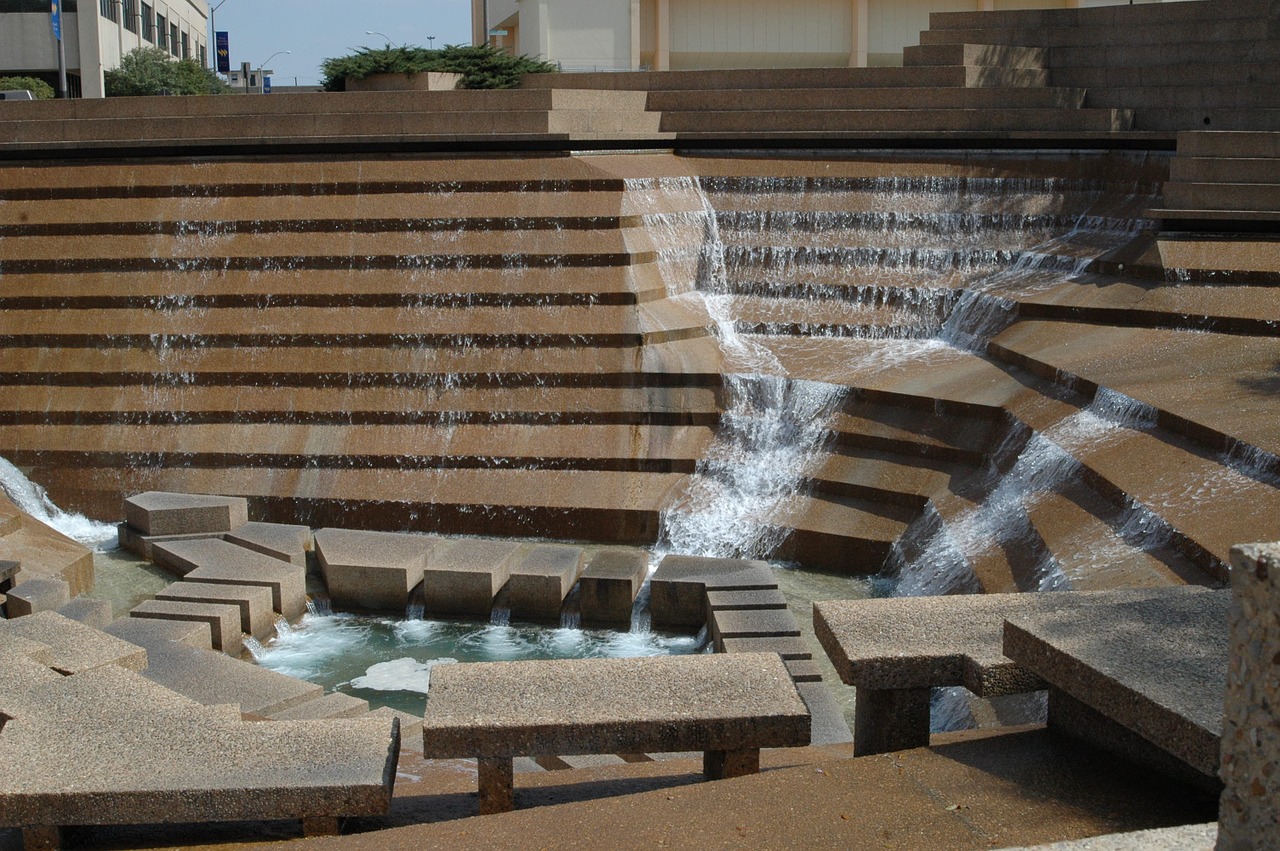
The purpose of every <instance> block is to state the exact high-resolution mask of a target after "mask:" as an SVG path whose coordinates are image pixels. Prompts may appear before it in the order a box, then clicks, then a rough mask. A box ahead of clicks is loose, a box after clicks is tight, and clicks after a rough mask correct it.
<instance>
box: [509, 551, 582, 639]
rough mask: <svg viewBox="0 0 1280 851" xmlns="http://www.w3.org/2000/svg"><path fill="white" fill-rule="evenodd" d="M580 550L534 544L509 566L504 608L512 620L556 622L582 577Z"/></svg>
mask: <svg viewBox="0 0 1280 851" xmlns="http://www.w3.org/2000/svg"><path fill="white" fill-rule="evenodd" d="M583 560H584V554H583V551H582V548H581V547H567V546H562V545H558V544H537V545H535V546H534V547H533V548H532V549H530V550H529V551H528V552H527V553H526V554H525V556H524V557H523V558H522V559H520V561H518V562H516V563H515V564H513V565H512V566H511V577H510V578H509V579H508V580H507V586H506V593H507V604H508V605H509V606H510V607H511V616H512V617H517V618H529V619H532V620H541V621H559V620H560V608H561V606H562V605H563V604H564V598H565V597H567V596H569V592H570V591H571V590H573V584H574V583H575V582H577V581H578V576H579V574H581V573H582V564H583Z"/></svg>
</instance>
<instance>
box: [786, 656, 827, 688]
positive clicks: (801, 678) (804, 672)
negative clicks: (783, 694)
mask: <svg viewBox="0 0 1280 851" xmlns="http://www.w3.org/2000/svg"><path fill="white" fill-rule="evenodd" d="M783 664H785V665H786V666H787V673H788V674H790V675H791V679H792V680H794V681H795V682H797V683H817V682H821V681H822V669H821V668H820V667H818V663H817V662H815V661H814V660H812V659H784V660H783Z"/></svg>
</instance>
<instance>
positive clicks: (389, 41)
mask: <svg viewBox="0 0 1280 851" xmlns="http://www.w3.org/2000/svg"><path fill="white" fill-rule="evenodd" d="M223 2H224V3H225V2H226V0H223ZM364 34H365V35H380V36H382V37H383V38H385V39H386V40H387V44H388V45H390V46H391V47H400V45H398V44H396V43H395V40H394V39H393V38H391V36H389V35H387V34H386V33H380V32H378V31H377V30H365V31H364Z"/></svg>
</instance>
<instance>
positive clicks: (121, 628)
mask: <svg viewBox="0 0 1280 851" xmlns="http://www.w3.org/2000/svg"><path fill="white" fill-rule="evenodd" d="M106 631H107V632H109V633H110V634H111V635H114V636H116V637H117V638H122V639H124V640H125V641H128V642H129V643H130V644H137V645H138V646H139V647H146V646H147V645H148V644H150V643H155V642H173V643H175V644H182V645H184V646H186V647H193V648H195V649H197V650H212V649H213V630H211V629H209V625H208V624H207V623H199V622H196V621H160V620H151V619H144V618H131V617H129V616H127V615H126V616H125V617H122V618H116V620H115V621H114V622H113V623H112V624H111V625H110V626H108V627H107V628H106Z"/></svg>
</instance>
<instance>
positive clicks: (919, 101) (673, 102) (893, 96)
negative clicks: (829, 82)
mask: <svg viewBox="0 0 1280 851" xmlns="http://www.w3.org/2000/svg"><path fill="white" fill-rule="evenodd" d="M1084 95H1085V92H1084V90H1083V89H1059V88H994V87H988V88H963V89H958V88H943V87H938V88H928V89H921V88H913V87H911V88H903V87H883V88H856V89H811V90H797V91H793V90H790V89H739V90H729V91H724V90H705V91H697V90H693V91H670V92H654V93H652V94H651V95H650V96H649V108H650V109H655V110H661V111H663V112H667V113H670V112H720V111H731V110H760V111H777V110H784V109H793V110H800V109H803V110H830V109H894V108H899V107H901V105H902V104H907V103H909V104H911V108H913V109H1030V108H1039V109H1044V108H1056V109H1074V108H1076V107H1080V106H1083V105H1084Z"/></svg>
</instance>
